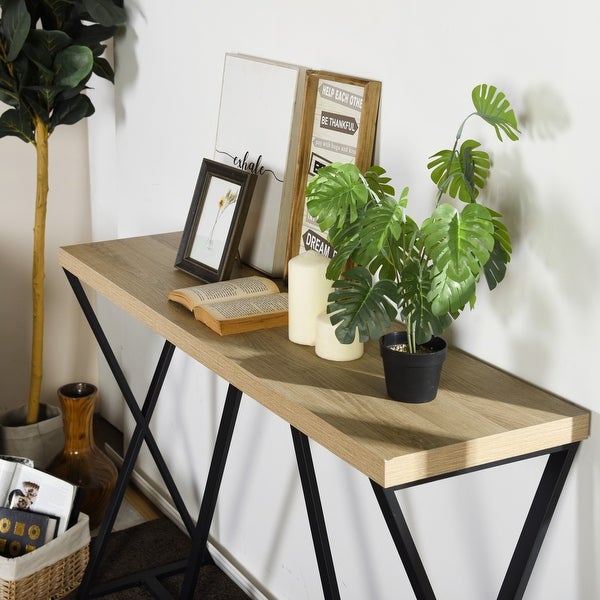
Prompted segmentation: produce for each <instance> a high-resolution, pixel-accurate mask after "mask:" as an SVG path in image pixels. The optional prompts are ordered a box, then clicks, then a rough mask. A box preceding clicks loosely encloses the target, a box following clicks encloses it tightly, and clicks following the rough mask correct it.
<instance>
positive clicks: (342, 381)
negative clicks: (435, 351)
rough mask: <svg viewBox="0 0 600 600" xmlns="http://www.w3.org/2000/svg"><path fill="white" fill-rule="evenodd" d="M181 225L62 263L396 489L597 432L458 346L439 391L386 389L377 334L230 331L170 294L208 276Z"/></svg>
mask: <svg viewBox="0 0 600 600" xmlns="http://www.w3.org/2000/svg"><path fill="white" fill-rule="evenodd" d="M180 238H181V233H169V234H159V235H152V236H144V237H137V238H129V239H121V240H111V241H107V242H95V243H90V244H79V245H76V246H69V247H65V248H61V249H60V251H59V260H60V264H61V266H62V267H64V268H65V269H66V270H67V271H70V272H71V273H73V274H74V275H75V276H77V277H78V278H79V279H80V280H81V282H82V283H85V284H87V285H89V286H90V287H91V288H93V289H94V290H96V291H97V292H99V293H100V294H102V295H103V296H105V297H106V298H108V299H109V300H110V301H111V302H113V303H114V304H116V305H117V306H119V307H121V308H122V309H124V310H125V311H126V312H127V313H129V314H131V315H132V316H133V317H134V318H136V319H137V320H139V321H141V322H142V323H144V324H145V325H147V326H148V327H150V328H151V329H152V330H154V331H156V332H157V333H158V334H160V335H161V336H162V337H163V338H165V339H168V340H169V341H171V342H172V343H173V344H175V345H176V346H177V347H178V348H180V349H181V350H183V351H184V352H186V353H187V354H189V355H190V356H191V357H193V358H194V359H195V360H197V361H198V362H200V363H202V364H203V365H205V366H206V367H208V368H209V369H210V370H211V371H214V372H215V373H217V374H218V375H219V376H221V377H222V378H224V379H225V380H227V381H229V382H230V383H232V384H233V385H235V386H236V387H237V388H239V389H240V390H242V391H243V392H244V393H245V394H247V395H249V396H251V397H252V398H254V399H255V400H256V401H257V402H259V403H260V404H262V405H264V406H265V407H266V408H268V409H269V410H271V411H272V412H273V413H275V414H276V415H278V416H279V417H281V418H282V419H284V420H285V421H287V422H288V423H290V424H291V425H293V426H294V427H295V428H297V429H299V430H300V431H302V432H303V433H305V434H306V435H307V436H308V437H310V438H311V439H313V440H315V441H316V442H318V443H319V444H321V445H322V446H324V447H325V448H327V449H329V450H330V451H331V452H333V453H334V454H335V455H337V456H339V457H340V458H341V459H343V460H344V461H346V462H347V463H349V464H350V465H352V466H353V467H355V468H356V469H358V470H359V471H361V472H362V473H364V474H365V475H367V476H368V477H370V478H371V479H373V480H374V481H376V482H377V483H379V484H380V485H382V486H384V487H391V486H394V485H400V484H405V483H410V482H414V481H419V480H422V479H427V478H429V477H436V476H440V475H445V474H449V473H452V472H455V471H460V470H462V469H468V468H472V467H478V466H482V465H486V464H489V463H493V462H495V461H501V460H506V459H511V458H514V457H518V456H523V455H525V454H529V453H535V452H539V451H544V450H548V449H550V448H554V447H558V446H562V445H564V444H568V443H571V442H575V441H580V440H583V439H585V438H587V437H588V435H589V429H590V413H589V411H587V410H585V409H583V408H581V407H579V406H576V405H575V404H572V403H570V402H567V401H566V400H564V399H562V398H559V397H557V396H554V395H552V394H549V393H547V392H545V391H543V390H541V389H539V388H537V387H535V386H533V385H530V384H528V383H526V382H524V381H522V380H520V379H517V378H515V377H513V376H511V375H509V374H507V373H505V372H503V371H501V370H499V369H496V368H494V367H492V366H490V365H488V364H485V363H483V362H481V361H479V360H477V359H476V358H473V357H472V356H469V355H467V354H465V353H463V352H461V351H459V350H456V349H450V350H449V352H448V357H447V359H446V362H445V364H444V369H443V373H442V380H441V384H440V390H439V392H438V395H437V398H436V399H435V400H434V401H432V402H429V403H426V404H416V405H411V404H404V403H401V402H396V401H394V400H390V399H389V398H387V397H386V392H385V382H384V378H383V366H382V364H381V359H380V357H379V353H378V347H377V344H376V343H375V342H369V343H368V344H366V345H365V354H364V356H363V357H362V358H360V359H359V360H356V361H351V362H341V363H339V362H330V361H326V360H323V359H321V358H319V357H318V356H316V354H315V352H314V348H312V347H308V346H301V345H297V344H294V343H292V342H290V341H289V340H288V337H287V327H281V328H277V329H268V330H263V331H258V332H252V333H244V334H236V335H230V336H223V337H221V336H219V335H217V334H216V333H214V332H212V331H211V330H210V329H208V328H207V327H206V326H204V325H203V324H201V323H199V322H197V321H196V320H195V319H194V317H193V315H192V314H191V313H190V312H188V311H187V310H186V309H185V308H184V307H182V306H181V305H179V304H176V303H174V302H171V301H169V300H167V293H168V292H169V291H170V290H171V289H174V288H179V287H186V286H190V285H196V284H198V283H199V282H198V280H197V279H195V278H193V277H191V276H189V275H187V274H186V273H183V272H181V271H179V270H177V269H175V268H174V266H173V265H174V263H175V255H176V252H177V248H178V246H179V241H180Z"/></svg>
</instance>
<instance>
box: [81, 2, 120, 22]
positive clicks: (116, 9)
mask: <svg viewBox="0 0 600 600" xmlns="http://www.w3.org/2000/svg"><path fill="white" fill-rule="evenodd" d="M83 6H84V8H85V10H86V11H87V12H88V13H89V14H90V16H91V17H92V19H93V20H94V21H96V22H97V23H100V25H104V26H105V27H109V26H111V25H122V24H123V23H125V21H126V19H127V14H126V13H125V10H124V9H123V8H122V7H121V6H117V5H116V4H115V3H114V2H113V0H83Z"/></svg>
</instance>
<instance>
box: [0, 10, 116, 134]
mask: <svg viewBox="0 0 600 600" xmlns="http://www.w3.org/2000/svg"><path fill="white" fill-rule="evenodd" d="M0 6H1V8H2V14H1V15H0V101H2V102H4V103H5V104H7V105H8V106H9V108H8V109H7V110H6V111H5V112H4V113H3V114H2V115H1V116H0V137H4V136H7V135H13V136H16V137H18V138H20V139H22V140H23V141H25V142H33V141H34V130H35V123H36V120H40V121H41V122H43V123H44V124H45V125H46V126H47V127H48V131H49V133H52V132H53V130H54V129H55V127H57V126H58V125H61V124H66V125H71V124H74V123H76V122H78V121H79V120H81V119H83V118H85V117H88V116H90V115H91V114H93V112H94V107H93V105H92V103H91V101H90V100H89V99H88V98H87V96H86V95H85V93H84V92H85V90H86V88H87V82H88V81H89V79H90V77H91V76H92V74H93V73H95V74H96V75H98V76H99V77H103V78H105V79H108V80H109V81H113V79H114V73H113V70H112V67H111V66H110V64H109V63H108V61H107V60H106V59H104V58H102V56H101V55H102V54H103V52H104V49H105V45H104V44H103V43H102V42H103V41H105V40H107V39H110V38H111V37H113V35H114V34H115V32H116V30H117V27H118V26H119V25H122V24H123V23H124V22H125V11H124V9H123V7H122V6H120V5H119V4H118V0H68V1H66V0H3V1H2V2H0Z"/></svg>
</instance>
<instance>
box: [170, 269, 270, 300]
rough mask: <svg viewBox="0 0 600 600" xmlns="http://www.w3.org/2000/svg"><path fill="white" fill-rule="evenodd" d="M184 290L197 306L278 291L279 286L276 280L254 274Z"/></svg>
mask: <svg viewBox="0 0 600 600" xmlns="http://www.w3.org/2000/svg"><path fill="white" fill-rule="evenodd" d="M182 291H183V292H184V293H185V294H187V295H188V296H190V297H191V299H192V303H193V304H194V306H197V305H198V304H210V303H213V302H219V301H220V300H224V299H229V298H250V297H253V296H258V295H261V294H268V293H272V292H278V291H279V288H278V287H277V284H276V283H275V282H273V281H271V280H270V279H267V278H266V277H257V276H253V277H240V278H239V279H231V280H229V281H218V282H216V283H205V284H203V285H195V286H192V287H189V288H183V290H182Z"/></svg>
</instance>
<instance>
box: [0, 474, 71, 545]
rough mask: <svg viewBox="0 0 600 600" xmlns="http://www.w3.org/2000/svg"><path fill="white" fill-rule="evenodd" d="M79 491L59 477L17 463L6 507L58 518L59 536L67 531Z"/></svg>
mask: <svg viewBox="0 0 600 600" xmlns="http://www.w3.org/2000/svg"><path fill="white" fill-rule="evenodd" d="M76 489H77V487H76V486H74V485H73V484H71V483H69V482H67V481H64V480H62V479H59V478H58V477H54V476H53V475H49V474H48V473H44V472H43V471H40V470H39V469H33V468H31V467H28V466H26V465H21V464H17V465H16V468H15V472H14V475H13V477H12V479H11V481H10V484H9V486H8V491H7V494H6V497H5V500H4V506H7V507H8V508H18V509H19V510H33V511H36V512H40V513H45V514H48V515H54V516H56V517H58V518H59V523H58V531H57V535H58V534H61V533H63V532H64V531H65V530H66V529H67V525H68V523H69V515H70V514H71V509H72V507H73V500H74V498H75V491H76ZM3 491H4V490H3Z"/></svg>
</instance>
